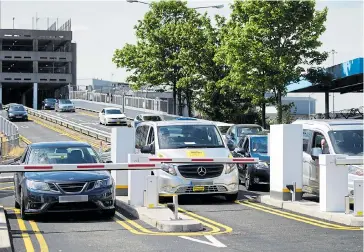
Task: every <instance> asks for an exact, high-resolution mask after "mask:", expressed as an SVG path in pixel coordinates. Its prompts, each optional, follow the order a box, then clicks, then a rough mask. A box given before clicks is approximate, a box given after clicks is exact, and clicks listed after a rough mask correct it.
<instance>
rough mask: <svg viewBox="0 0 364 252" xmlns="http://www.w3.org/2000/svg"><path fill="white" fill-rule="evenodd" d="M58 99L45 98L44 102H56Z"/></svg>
mask: <svg viewBox="0 0 364 252" xmlns="http://www.w3.org/2000/svg"><path fill="white" fill-rule="evenodd" d="M56 101H57V100H56V99H45V100H44V102H45V103H56Z"/></svg>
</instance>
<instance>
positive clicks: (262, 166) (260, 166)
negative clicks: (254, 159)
mask: <svg viewBox="0 0 364 252" xmlns="http://www.w3.org/2000/svg"><path fill="white" fill-rule="evenodd" d="M255 168H257V169H268V168H269V165H268V163H266V162H259V163H258V164H256V165H255Z"/></svg>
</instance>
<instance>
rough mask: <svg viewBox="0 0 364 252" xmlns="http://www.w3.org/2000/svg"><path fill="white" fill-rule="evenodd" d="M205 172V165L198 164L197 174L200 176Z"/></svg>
mask: <svg viewBox="0 0 364 252" xmlns="http://www.w3.org/2000/svg"><path fill="white" fill-rule="evenodd" d="M206 173H207V170H206V168H205V167H203V166H200V167H198V168H197V174H198V175H200V176H201V177H203V176H205V175H206Z"/></svg>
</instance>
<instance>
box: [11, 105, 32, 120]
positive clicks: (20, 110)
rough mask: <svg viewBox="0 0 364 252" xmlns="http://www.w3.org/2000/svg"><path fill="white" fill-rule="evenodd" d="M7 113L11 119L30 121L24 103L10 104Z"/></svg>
mask: <svg viewBox="0 0 364 252" xmlns="http://www.w3.org/2000/svg"><path fill="white" fill-rule="evenodd" d="M6 113H7V117H8V120H9V121H14V120H22V121H28V112H27V110H26V109H25V107H24V106H23V105H22V104H10V105H9V107H8V108H7V110H6Z"/></svg>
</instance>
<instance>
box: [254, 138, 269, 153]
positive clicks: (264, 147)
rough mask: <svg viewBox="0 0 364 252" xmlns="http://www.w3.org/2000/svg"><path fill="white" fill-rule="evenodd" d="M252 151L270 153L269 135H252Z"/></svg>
mask: <svg viewBox="0 0 364 252" xmlns="http://www.w3.org/2000/svg"><path fill="white" fill-rule="evenodd" d="M250 151H251V152H252V153H268V137H267V136H259V137H258V136H257V137H251V138H250Z"/></svg>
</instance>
